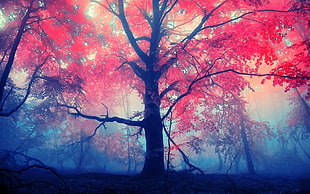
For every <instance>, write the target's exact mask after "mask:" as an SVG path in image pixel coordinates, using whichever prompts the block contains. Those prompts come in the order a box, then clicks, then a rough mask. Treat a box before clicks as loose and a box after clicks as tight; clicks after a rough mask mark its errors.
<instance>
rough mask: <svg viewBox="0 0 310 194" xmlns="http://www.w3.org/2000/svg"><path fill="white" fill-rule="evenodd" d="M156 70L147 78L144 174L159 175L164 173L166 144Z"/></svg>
mask: <svg viewBox="0 0 310 194" xmlns="http://www.w3.org/2000/svg"><path fill="white" fill-rule="evenodd" d="M154 73H155V72H150V73H149V74H147V79H146V80H145V96H144V104H145V112H144V123H143V125H144V130H145V138H146V156H145V163H144V167H143V170H142V172H141V174H142V175H147V176H150V175H152V176H158V175H162V174H163V173H164V170H165V167H164V145H163V134H162V130H163V127H162V122H161V116H160V98H159V92H158V82H157V80H156V78H154Z"/></svg>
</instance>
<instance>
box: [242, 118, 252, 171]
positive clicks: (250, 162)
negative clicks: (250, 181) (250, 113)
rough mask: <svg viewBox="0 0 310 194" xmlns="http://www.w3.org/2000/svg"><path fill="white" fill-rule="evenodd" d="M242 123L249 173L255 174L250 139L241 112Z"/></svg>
mask: <svg viewBox="0 0 310 194" xmlns="http://www.w3.org/2000/svg"><path fill="white" fill-rule="evenodd" d="M240 125H241V138H242V141H243V145H244V152H245V157H246V161H247V167H248V171H249V174H252V175H254V174H255V170H254V165H253V161H252V156H251V151H250V147H249V141H248V138H247V135H246V131H245V126H244V117H243V115H242V113H241V114H240Z"/></svg>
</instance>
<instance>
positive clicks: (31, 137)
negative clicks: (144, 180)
mask: <svg viewBox="0 0 310 194" xmlns="http://www.w3.org/2000/svg"><path fill="white" fill-rule="evenodd" d="M246 98H247V100H248V102H249V103H248V104H247V110H248V113H249V114H250V117H251V118H252V119H254V120H256V121H258V122H262V123H264V124H265V125H264V127H265V128H264V127H262V128H257V129H255V128H251V129H250V130H257V131H255V133H256V134H254V135H252V136H250V135H248V141H249V147H250V154H251V155H250V157H251V159H252V162H253V165H254V169H255V172H256V173H257V174H263V175H272V176H280V175H285V176H309V174H310V158H309V154H310V153H309V150H310V136H309V131H308V130H309V125H306V124H305V121H306V120H304V119H303V116H304V118H305V119H306V118H307V117H306V116H307V115H305V112H304V111H303V107H302V106H301V105H300V102H299V101H298V99H297V98H296V96H295V97H294V92H293V91H291V92H287V93H284V92H283V90H282V89H281V88H274V87H269V88H268V87H262V88H260V89H258V90H257V91H256V92H255V93H250V94H248V96H247V97H246ZM137 99H139V98H138V96H136V95H135V94H132V95H129V96H127V97H126V98H124V103H123V104H122V105H120V106H119V107H118V109H117V114H118V115H126V111H127V112H128V111H141V110H139V109H142V108H143V107H142V106H141V102H139V101H138V100H137ZM34 103H39V102H36V101H32V100H31V99H29V100H28V101H27V102H26V104H25V106H24V108H23V109H22V110H21V111H20V112H19V113H17V114H14V115H13V116H12V117H8V118H7V117H0V122H1V125H0V126H1V131H2V133H1V136H0V138H1V140H0V146H1V152H0V153H1V154H0V159H1V168H17V169H22V168H24V167H26V166H27V165H31V164H41V162H42V164H44V165H47V166H50V167H53V168H56V169H58V170H59V171H70V172H79V173H81V172H104V173H117V174H130V175H133V174H138V173H139V172H140V171H141V169H142V167H143V162H144V156H145V140H144V136H143V135H144V132H143V131H139V128H134V127H126V126H124V125H121V124H115V123H110V124H106V125H105V126H104V127H100V128H98V129H96V127H97V126H98V123H97V122H96V121H90V120H86V119H82V118H78V117H76V118H75V117H73V116H71V115H66V116H65V117H58V116H56V115H53V114H56V113H53V111H52V110H51V109H50V108H49V107H44V108H42V109H40V111H41V112H35V113H34V111H35V110H34V109H33V107H34V106H35V105H33V104H34ZM40 105H42V106H44V105H43V104H36V106H40ZM44 111H46V112H44ZM55 118H57V122H56V123H57V124H55V122H46V121H51V120H53V119H55ZM49 123H52V124H49ZM169 130H170V131H171V134H173V132H174V131H177V129H176V128H175V125H174V124H172V126H171V129H169ZM205 133H208V129H201V131H196V132H190V133H187V134H185V135H184V134H182V135H181V136H180V135H175V138H174V141H175V142H176V144H177V146H176V145H173V144H172V143H171V142H170V141H168V139H167V137H166V136H165V137H164V141H165V142H164V145H165V165H166V167H167V169H168V170H177V171H186V170H187V169H188V165H187V164H186V162H184V158H183V157H182V155H181V154H180V151H179V150H178V149H177V147H178V148H180V149H181V150H182V151H183V152H184V153H185V155H186V157H188V159H189V161H190V163H192V164H194V165H195V166H196V167H198V168H199V169H201V170H202V171H203V172H204V173H206V174H217V173H220V174H248V173H249V171H248V166H247V165H248V164H247V159H246V155H245V152H244V144H243V142H242V138H241V136H236V137H233V138H237V139H232V137H230V136H226V137H222V136H218V137H216V136H215V135H214V136H210V135H207V134H205ZM218 133H220V131H219V132H218ZM248 133H249V134H250V132H248ZM238 138H240V139H238ZM219 139H222V140H223V142H217V141H219ZM169 145H170V147H169ZM168 155H169V156H168ZM168 160H169V162H168ZM194 172H195V171H194ZM196 173H198V172H197V171H196Z"/></svg>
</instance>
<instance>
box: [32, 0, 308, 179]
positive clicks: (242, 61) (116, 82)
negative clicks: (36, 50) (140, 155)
mask: <svg viewBox="0 0 310 194" xmlns="http://www.w3.org/2000/svg"><path fill="white" fill-rule="evenodd" d="M38 2H43V1H38ZM47 2H48V3H49V4H50V5H51V6H50V7H48V8H47V10H50V11H49V12H44V14H45V16H47V17H52V16H53V15H57V17H56V18H57V20H54V21H53V22H44V23H42V24H40V27H42V29H44V32H45V33H46V35H47V37H48V39H49V40H50V44H51V45H52V46H54V49H53V50H52V51H51V52H52V53H53V54H54V56H55V60H53V61H51V62H50V63H49V66H48V68H43V70H42V75H41V76H40V78H42V79H43V80H44V81H43V82H42V84H43V85H41V86H42V87H45V88H50V86H51V85H53V86H55V88H56V89H54V90H55V92H57V93H61V95H59V97H55V98H58V101H59V102H60V104H61V106H63V107H66V108H67V109H68V111H69V113H70V114H73V115H77V116H81V117H84V118H87V119H94V120H97V121H98V122H100V125H99V126H103V125H104V124H105V123H107V122H118V123H122V124H125V125H130V126H136V127H138V128H141V130H142V129H143V130H144V134H145V138H146V156H145V164H144V168H143V170H142V174H145V175H158V174H162V173H163V172H164V169H165V168H164V145H163V129H164V128H163V126H164V122H165V120H167V119H172V117H171V116H170V115H171V113H172V111H173V112H174V117H173V119H175V120H177V122H178V123H180V124H181V125H182V123H183V127H181V128H180V129H179V130H189V129H190V128H189V127H186V126H189V125H190V124H191V122H190V121H192V120H197V119H199V116H198V115H197V114H198V113H197V111H195V110H197V107H198V106H199V107H202V108H206V107H208V106H209V104H208V103H212V102H213V101H214V99H217V98H221V99H224V100H225V101H229V100H233V99H234V97H240V96H241V95H242V92H243V91H244V90H246V88H250V83H249V81H248V80H246V79H245V78H244V77H242V76H245V75H248V76H267V78H269V79H270V78H274V84H275V85H276V84H283V82H288V83H289V84H288V89H289V88H292V87H299V86H302V85H306V84H308V85H309V82H308V81H309V71H308V70H309V63H308V62H309V52H308V50H307V49H309V47H308V42H309V41H308V40H305V36H301V34H300V30H296V28H297V26H298V29H301V28H302V29H304V30H308V28H309V26H307V25H308V21H309V14H308V11H309V3H306V2H304V1H267V0H244V1H236V0H221V1H220V0H213V1H205V0H196V1H188V0H152V1H151V0H150V1H142V0H135V1H133V0H131V1H123V0H114V1H113V0H104V1H91V2H88V1H82V0H80V1H69V0H67V1H65V2H64V3H63V4H64V5H66V6H64V5H61V4H58V3H56V2H54V1H47ZM64 7H65V8H64ZM90 7H91V8H92V9H93V12H91V11H89V9H90ZM58 8H60V9H58ZM84 13H85V15H86V16H87V17H88V19H86V18H85V17H82V16H81V15H83V14H84ZM91 22H92V23H91ZM59 26H62V28H60V27H59ZM55 28H57V33H55ZM81 85H82V86H83V88H81V87H80V86H81ZM132 89H134V90H136V91H137V94H138V95H139V96H140V97H141V99H142V103H143V105H144V111H143V114H142V116H141V115H140V116H141V117H139V115H138V114H135V115H134V113H132V115H131V116H130V117H129V118H126V117H124V118H123V117H114V116H111V113H112V114H113V113H115V112H116V111H115V110H114V111H113V107H115V106H117V101H113V99H114V98H115V99H117V98H120V95H119V93H120V91H122V92H126V91H130V90H132ZM72 90H75V91H77V90H78V91H79V93H80V94H82V95H81V96H82V97H81V96H77V95H76V93H74V94H72ZM42 91H45V92H43V93H44V94H45V93H47V92H51V90H50V89H49V90H47V91H46V90H42ZM83 99H84V100H83ZM85 99H87V100H85ZM88 102H91V103H88ZM95 103H104V106H103V107H101V108H96V107H95V108H94V106H90V105H89V104H95ZM108 107H109V109H108ZM102 110H105V111H106V112H105V113H104V115H102ZM111 110H112V111H111ZM100 111H101V113H100ZM186 113H190V114H186ZM99 114H101V116H92V115H99ZM208 114H209V115H212V112H209V113H208ZM181 118H182V119H181ZM213 127H214V126H213V124H212V123H211V122H210V123H207V125H205V128H206V129H208V128H210V129H212V128H213ZM96 130H97V128H96Z"/></svg>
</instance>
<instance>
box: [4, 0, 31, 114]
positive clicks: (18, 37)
mask: <svg viewBox="0 0 310 194" xmlns="http://www.w3.org/2000/svg"><path fill="white" fill-rule="evenodd" d="M33 2H34V0H32V1H31V3H30V6H29V7H28V10H27V12H26V14H25V16H24V17H23V19H22V22H21V24H20V27H19V29H18V32H17V35H16V37H15V39H14V42H13V45H12V49H11V52H10V55H9V59H8V62H7V64H6V66H5V68H4V71H3V74H2V76H1V80H0V104H1V103H3V102H2V100H3V94H4V87H5V85H6V82H7V80H8V77H9V75H10V72H11V69H12V66H13V63H14V58H15V54H16V51H17V48H18V45H19V43H20V41H21V39H22V36H23V34H24V32H25V30H24V29H25V26H26V25H27V21H28V19H29V16H30V14H31V8H32V5H33ZM0 111H1V110H0Z"/></svg>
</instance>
